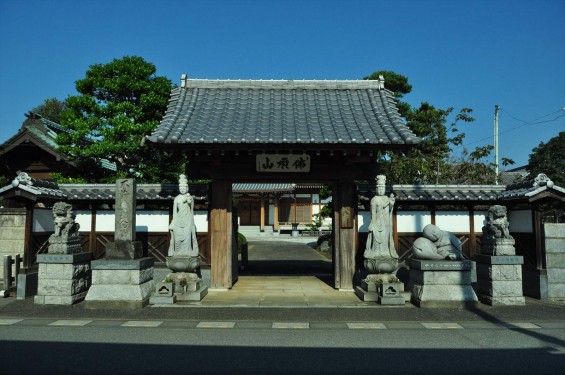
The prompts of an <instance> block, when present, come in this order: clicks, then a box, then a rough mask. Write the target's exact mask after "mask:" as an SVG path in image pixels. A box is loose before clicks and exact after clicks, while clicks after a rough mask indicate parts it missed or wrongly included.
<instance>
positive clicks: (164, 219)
mask: <svg viewBox="0 0 565 375" xmlns="http://www.w3.org/2000/svg"><path fill="white" fill-rule="evenodd" d="M135 230H136V231H137V232H168V231H169V211H157V210H155V211H137V213H136V215H135Z"/></svg>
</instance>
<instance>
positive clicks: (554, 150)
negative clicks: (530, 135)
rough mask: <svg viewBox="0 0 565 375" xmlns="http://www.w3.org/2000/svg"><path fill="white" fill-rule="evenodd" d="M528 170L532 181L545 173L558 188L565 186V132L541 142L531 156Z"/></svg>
mask: <svg viewBox="0 0 565 375" xmlns="http://www.w3.org/2000/svg"><path fill="white" fill-rule="evenodd" d="M527 169H528V172H529V173H530V178H531V179H533V178H535V177H536V176H537V175H538V174H540V173H545V174H546V175H547V176H548V177H549V178H550V179H551V180H552V181H553V182H554V183H555V184H556V185H557V186H561V187H563V186H565V132H560V133H559V135H557V136H555V137H553V138H551V139H550V140H549V141H547V143H543V142H540V144H539V145H538V146H537V147H535V148H534V149H533V150H532V153H531V154H530V157H529V159H528V167H527Z"/></svg>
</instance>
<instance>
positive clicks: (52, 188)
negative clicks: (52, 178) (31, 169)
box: [0, 173, 67, 200]
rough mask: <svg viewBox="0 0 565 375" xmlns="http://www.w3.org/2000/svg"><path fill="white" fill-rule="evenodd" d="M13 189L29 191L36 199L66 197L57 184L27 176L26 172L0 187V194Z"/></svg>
mask: <svg viewBox="0 0 565 375" xmlns="http://www.w3.org/2000/svg"><path fill="white" fill-rule="evenodd" d="M15 190H22V191H24V192H26V193H29V194H31V195H32V196H35V197H37V200H42V199H55V200H65V199H66V198H67V195H66V194H65V192H64V191H62V190H60V189H59V186H58V185H57V184H55V183H52V182H48V181H44V180H36V179H34V178H31V177H29V176H28V175H27V173H21V174H20V175H19V176H18V177H16V178H15V179H14V181H12V183H11V184H10V185H7V186H4V187H3V188H1V189H0V196H3V195H4V194H6V193H8V192H11V191H15Z"/></svg>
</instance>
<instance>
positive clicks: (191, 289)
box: [175, 279, 208, 301]
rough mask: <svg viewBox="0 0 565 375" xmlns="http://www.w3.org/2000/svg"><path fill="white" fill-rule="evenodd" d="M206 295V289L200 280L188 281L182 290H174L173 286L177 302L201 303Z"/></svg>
mask: <svg viewBox="0 0 565 375" xmlns="http://www.w3.org/2000/svg"><path fill="white" fill-rule="evenodd" d="M207 294H208V287H207V286H206V285H205V284H204V283H203V282H202V280H201V279H198V280H195V281H188V282H187V283H186V286H185V287H184V288H183V287H180V288H176V286H175V296H176V297H177V301H201V300H202V298H204V297H205V296H206V295H207Z"/></svg>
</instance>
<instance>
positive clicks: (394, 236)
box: [392, 205, 400, 255]
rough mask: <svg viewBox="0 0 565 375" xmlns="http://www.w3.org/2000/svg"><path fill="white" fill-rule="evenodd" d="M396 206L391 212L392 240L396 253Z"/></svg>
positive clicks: (397, 243)
mask: <svg viewBox="0 0 565 375" xmlns="http://www.w3.org/2000/svg"><path fill="white" fill-rule="evenodd" d="M397 207H398V206H396V205H395V207H394V209H393V211H392V239H393V240H394V248H395V249H396V252H397V253H399V252H400V243H399V242H398V216H397V213H398V208H397ZM398 255H400V254H398Z"/></svg>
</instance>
